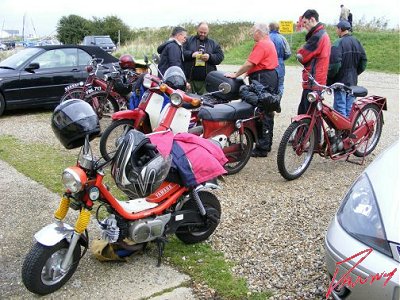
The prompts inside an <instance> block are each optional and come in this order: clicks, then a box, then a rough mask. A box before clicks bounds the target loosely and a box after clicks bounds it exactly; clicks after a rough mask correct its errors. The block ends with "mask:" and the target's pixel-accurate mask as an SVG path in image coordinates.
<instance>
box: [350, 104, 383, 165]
mask: <svg viewBox="0 0 400 300" xmlns="http://www.w3.org/2000/svg"><path fill="white" fill-rule="evenodd" d="M379 111H380V109H379V106H378V105H376V104H372V103H370V104H368V105H366V106H364V107H363V108H362V109H361V111H359V112H358V114H357V115H356V117H355V121H354V124H353V129H352V132H354V131H356V130H357V129H358V128H360V126H366V125H367V124H368V123H372V124H373V125H372V126H371V128H369V129H368V131H367V136H366V137H365V139H363V141H362V142H361V143H359V144H357V145H356V151H355V152H354V155H355V156H357V157H364V156H367V155H368V154H370V153H371V152H372V151H373V150H374V149H375V147H376V145H377V144H378V142H379V139H380V138H381V134H382V125H383V116H382V114H380V113H379Z"/></svg>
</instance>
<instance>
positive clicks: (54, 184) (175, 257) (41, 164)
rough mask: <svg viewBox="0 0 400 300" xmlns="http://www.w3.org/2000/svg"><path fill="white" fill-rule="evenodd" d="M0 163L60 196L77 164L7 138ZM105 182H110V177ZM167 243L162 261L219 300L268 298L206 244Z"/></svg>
mask: <svg viewBox="0 0 400 300" xmlns="http://www.w3.org/2000/svg"><path fill="white" fill-rule="evenodd" d="M0 159H1V160H3V161H6V162H8V163H9V164H10V165H12V166H13V167H14V168H15V169H17V170H18V171H19V172H21V173H22V174H25V175H26V176H28V177H29V178H31V179H32V180H34V181H36V182H38V183H40V184H42V185H44V186H45V187H46V188H48V189H49V190H51V191H53V192H55V193H58V194H60V195H61V194H62V193H63V192H64V189H63V186H62V184H61V173H62V171H63V170H64V169H65V168H66V167H67V166H71V165H74V164H75V163H76V155H72V154H71V153H69V152H67V151H59V150H56V149H55V148H53V147H51V146H49V145H46V144H38V143H24V142H22V141H20V140H18V139H16V138H15V137H13V136H6V135H0ZM105 178H109V179H110V176H106V177H105ZM107 184H108V185H109V186H110V188H111V191H112V193H113V195H114V196H116V197H117V198H119V199H122V198H123V197H124V196H123V194H122V193H121V192H120V191H119V190H118V189H117V188H116V187H115V185H114V184H113V182H112V181H111V182H110V181H108V182H107ZM49 218H51V216H49ZM169 241H170V242H169V243H168V244H167V246H166V247H165V256H164V259H165V260H167V261H169V262H171V263H172V264H173V265H174V266H175V267H176V268H177V269H179V270H181V271H182V272H185V273H187V274H189V275H190V277H191V278H192V279H193V280H195V281H196V282H199V283H205V284H207V285H208V286H209V287H210V288H212V289H214V290H215V291H216V294H217V295H218V296H219V297H220V298H222V299H238V300H239V299H254V300H256V299H266V298H268V296H269V295H271V293H267V292H265V293H250V292H249V289H248V287H247V283H246V281H245V279H243V278H237V277H235V276H234V275H233V274H232V272H231V269H232V266H233V264H232V263H230V262H228V261H226V260H225V259H224V256H223V254H222V253H221V252H218V251H215V250H213V249H212V248H211V246H210V245H209V244H207V243H200V244H196V245H186V244H183V243H182V242H180V241H179V240H178V239H177V238H175V237H170V239H169Z"/></svg>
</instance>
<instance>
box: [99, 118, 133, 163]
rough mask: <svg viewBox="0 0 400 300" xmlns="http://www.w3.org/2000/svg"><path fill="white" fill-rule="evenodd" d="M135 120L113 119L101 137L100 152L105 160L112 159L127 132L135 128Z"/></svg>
mask: <svg viewBox="0 0 400 300" xmlns="http://www.w3.org/2000/svg"><path fill="white" fill-rule="evenodd" d="M133 122H134V121H133V120H118V121H113V122H112V123H111V124H110V125H109V126H108V127H107V128H106V129H105V130H104V132H103V134H102V135H101V138H100V146H99V147H100V153H101V156H103V158H104V159H105V160H107V161H108V160H111V159H112V157H113V156H114V154H115V151H117V148H118V145H119V143H120V142H121V141H122V139H123V137H124V136H125V134H126V133H127V132H128V131H129V130H130V129H133V128H134V127H133Z"/></svg>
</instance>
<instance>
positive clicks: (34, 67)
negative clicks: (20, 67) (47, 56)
mask: <svg viewBox="0 0 400 300" xmlns="http://www.w3.org/2000/svg"><path fill="white" fill-rule="evenodd" d="M39 68H40V65H39V63H30V64H29V65H28V66H27V67H26V68H25V70H26V71H33V70H37V69H39Z"/></svg>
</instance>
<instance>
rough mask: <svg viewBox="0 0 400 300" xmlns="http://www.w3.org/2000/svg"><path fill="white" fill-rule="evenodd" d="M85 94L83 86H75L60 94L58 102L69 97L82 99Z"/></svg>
mask: <svg viewBox="0 0 400 300" xmlns="http://www.w3.org/2000/svg"><path fill="white" fill-rule="evenodd" d="M85 96H86V93H85V90H84V89H83V87H77V88H74V89H71V90H69V91H68V92H66V93H65V94H64V95H62V97H61V100H60V103H61V102H64V101H65V100H69V99H81V100H84V99H85Z"/></svg>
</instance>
